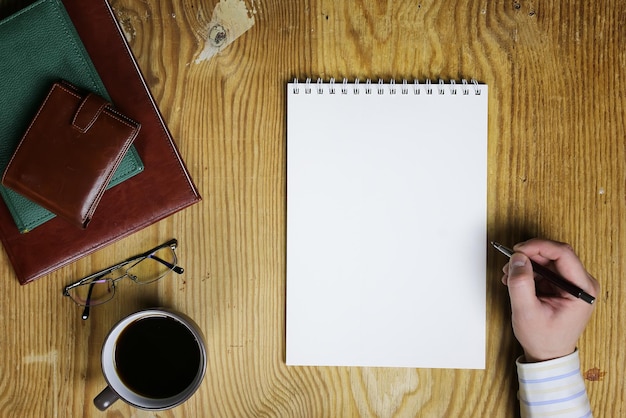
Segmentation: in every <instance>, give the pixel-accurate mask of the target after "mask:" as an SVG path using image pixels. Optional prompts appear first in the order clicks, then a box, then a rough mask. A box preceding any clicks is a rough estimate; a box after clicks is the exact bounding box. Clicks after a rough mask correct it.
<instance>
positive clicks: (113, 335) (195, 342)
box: [94, 308, 207, 411]
mask: <svg viewBox="0 0 626 418" xmlns="http://www.w3.org/2000/svg"><path fill="white" fill-rule="evenodd" d="M206 357H207V356H206V346H205V342H204V337H203V335H202V332H201V331H200V328H199V327H198V325H196V323H195V322H193V320H191V319H190V318H189V317H187V316H186V315H183V314H181V313H178V312H173V311H170V310H167V309H162V308H155V309H147V310H143V311H139V312H137V313H134V314H132V315H130V316H128V317H126V318H124V319H122V320H121V321H120V322H118V323H117V324H116V325H115V326H114V327H113V329H112V330H111V331H110V332H109V334H108V336H107V338H106V340H105V342H104V345H103V347H102V356H101V362H102V373H103V374H104V378H105V379H106V381H107V384H108V386H107V387H106V388H105V389H104V390H103V391H102V392H100V394H99V395H98V396H96V397H95V398H94V404H95V405H96V407H97V408H98V409H100V410H101V411H104V410H105V409H107V408H108V407H109V406H110V405H111V404H112V403H113V402H115V401H116V400H118V399H122V400H123V401H125V402H126V403H128V404H130V405H133V406H135V407H137V408H141V409H147V410H154V411H157V410H163V409H170V408H173V407H175V406H178V405H180V404H181V403H183V402H184V401H186V400H187V399H189V397H191V395H193V394H194V393H195V391H196V390H197V389H198V387H199V386H200V383H202V379H203V378H204V373H205V370H206Z"/></svg>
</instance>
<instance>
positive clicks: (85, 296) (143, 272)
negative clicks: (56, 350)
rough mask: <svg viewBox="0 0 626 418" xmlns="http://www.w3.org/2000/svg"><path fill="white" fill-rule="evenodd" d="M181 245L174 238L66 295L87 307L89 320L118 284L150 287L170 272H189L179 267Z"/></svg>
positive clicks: (74, 286) (90, 278) (81, 283)
mask: <svg viewBox="0 0 626 418" xmlns="http://www.w3.org/2000/svg"><path fill="white" fill-rule="evenodd" d="M177 246H178V241H177V240H176V239H171V240H169V241H167V242H166V243H163V244H161V245H159V246H158V247H155V248H153V249H151V250H149V251H146V252H145V253H143V254H139V255H136V256H134V257H131V258H128V259H126V260H124V261H122V262H121V263H118V264H116V265H114V266H111V267H108V268H106V269H104V270H100V271H98V272H97V273H93V274H90V275H89V276H87V277H83V278H82V279H80V280H79V281H77V282H75V283H72V284H70V285H67V286H65V289H63V295H64V296H69V297H70V298H71V299H72V300H73V301H74V302H76V304H78V305H79V306H84V307H85V309H84V311H83V319H87V318H89V309H90V308H91V307H92V306H96V305H102V304H103V303H105V302H108V301H110V300H111V299H113V296H115V289H116V286H115V284H116V283H117V282H118V281H120V280H122V279H123V278H125V277H128V278H129V279H131V280H132V281H133V282H135V283H137V284H148V283H153V282H156V281H157V280H159V279H161V278H163V277H164V276H165V275H167V274H168V273H169V272H170V271H173V272H174V273H177V274H182V273H183V272H184V271H185V270H184V269H183V268H182V267H179V266H177V265H176V264H177V262H178V260H177V258H176V253H175V252H174V250H175V249H176V247H177Z"/></svg>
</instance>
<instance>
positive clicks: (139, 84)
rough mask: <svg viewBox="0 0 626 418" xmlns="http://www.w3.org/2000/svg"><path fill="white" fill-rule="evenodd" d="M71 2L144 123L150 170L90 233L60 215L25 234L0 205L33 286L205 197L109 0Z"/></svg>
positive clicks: (105, 210)
mask: <svg viewBox="0 0 626 418" xmlns="http://www.w3.org/2000/svg"><path fill="white" fill-rule="evenodd" d="M63 3H64V5H65V7H66V9H67V12H68V13H69V15H70V17H71V18H72V21H73V23H74V25H75V26H76V29H77V31H78V33H79V34H80V36H81V39H82V41H83V43H84V45H85V47H86V49H87V51H88V52H89V55H90V56H91V59H92V61H93V63H94V65H95V67H96V69H97V70H98V73H99V75H100V77H101V78H102V80H103V82H104V85H105V87H106V89H107V91H108V92H109V95H110V96H111V100H112V102H113V103H115V106H116V108H117V109H118V110H119V111H120V112H121V113H123V114H125V115H127V116H128V117H130V118H132V119H133V120H136V121H138V122H139V123H141V131H140V132H139V134H138V135H137V138H136V139H135V141H134V146H135V148H136V149H137V151H138V153H139V155H140V157H141V159H142V161H143V163H144V165H145V168H144V172H143V173H141V174H139V175H137V176H134V177H132V178H130V179H128V180H126V181H124V182H123V183H122V184H120V185H119V186H116V187H113V188H112V189H110V190H107V192H106V193H105V194H104V195H103V196H102V200H101V201H100V204H99V206H98V212H99V213H98V216H97V217H94V218H93V220H92V221H91V223H90V224H89V227H88V228H87V229H85V230H82V229H79V228H75V227H73V226H72V225H68V223H67V222H65V221H63V220H62V219H58V218H54V219H52V220H50V221H48V222H46V223H45V224H43V225H41V226H39V227H37V228H35V229H33V230H32V231H30V232H29V233H27V234H20V232H19V230H18V229H17V228H16V227H15V223H14V222H13V218H12V217H11V215H10V213H9V210H8V209H7V208H6V205H4V203H1V204H0V240H1V241H2V243H3V244H4V248H5V251H6V253H7V255H8V257H9V259H10V261H11V263H12V265H13V269H14V271H15V274H16V276H17V279H18V280H19V281H20V283H21V284H26V283H28V282H30V281H32V280H34V279H37V278H39V277H42V276H44V275H46V274H48V273H51V272H52V271H54V270H56V269H58V268H60V267H62V266H64V265H67V264H69V263H71V262H73V261H76V260H78V259H79V258H81V257H84V256H86V255H87V254H90V253H92V252H94V251H96V250H98V249H100V248H102V247H104V246H105V245H107V244H111V243H112V242H114V241H116V240H118V239H120V238H122V237H124V236H127V235H129V234H131V233H133V232H135V231H137V230H139V229H141V228H144V227H146V226H148V225H151V224H153V223H154V222H156V221H158V220H161V219H163V218H165V217H167V216H168V215H171V214H172V213H174V212H177V211H179V210H181V209H183V208H185V207H188V206H190V205H192V204H194V203H196V202H198V201H199V200H200V195H199V193H198V191H197V189H196V187H195V185H194V184H193V181H192V179H191V177H190V176H189V173H188V171H187V169H186V167H185V164H184V162H183V160H182V159H181V156H180V154H179V152H178V150H177V148H176V146H175V144H174V142H173V140H172V138H171V136H170V133H169V132H168V130H167V127H166V125H165V123H164V121H163V119H162V117H161V114H160V112H159V110H158V108H157V106H156V104H155V102H154V99H153V97H152V95H151V94H150V91H149V89H148V87H147V85H146V83H145V80H144V77H143V76H142V75H141V72H140V70H139V67H138V66H137V63H136V61H135V59H134V57H133V55H132V53H131V51H130V48H129V47H128V44H127V42H126V39H125V37H124V35H123V33H122V31H121V29H120V27H119V25H118V23H117V21H116V20H115V18H114V15H113V11H112V10H111V7H110V5H109V4H108V2H107V1H106V0H89V1H85V0H65V1H64V2H63ZM172 87H175V86H172Z"/></svg>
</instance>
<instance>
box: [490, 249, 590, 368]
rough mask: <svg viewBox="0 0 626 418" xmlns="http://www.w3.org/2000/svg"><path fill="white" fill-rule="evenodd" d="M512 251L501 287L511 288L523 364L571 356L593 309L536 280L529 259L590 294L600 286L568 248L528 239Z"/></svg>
mask: <svg viewBox="0 0 626 418" xmlns="http://www.w3.org/2000/svg"><path fill="white" fill-rule="evenodd" d="M513 250H514V251H515V253H514V254H513V256H512V257H511V259H510V260H509V262H508V263H507V264H506V265H505V266H504V268H503V269H502V270H503V272H504V276H503V277H502V283H504V284H505V285H507V287H508V290H509V296H510V299H511V320H512V324H513V332H514V334H515V337H516V338H517V340H518V341H519V342H520V344H521V345H522V348H523V349H524V355H525V358H526V362H537V361H544V360H550V359H554V358H558V357H563V356H566V355H568V354H571V353H573V352H574V350H575V349H576V342H577V341H578V338H579V337H580V334H582V332H583V330H584V329H585V326H586V325H587V322H588V321H589V318H590V317H591V313H592V312H593V308H594V305H590V304H588V303H585V302H583V301H582V300H579V299H578V298H576V297H574V296H572V295H570V294H569V293H567V292H565V291H564V290H562V289H560V288H558V287H555V286H553V285H552V284H551V283H550V282H549V281H547V280H545V279H543V278H542V277H541V276H538V277H537V278H535V274H534V272H533V268H532V265H531V263H530V260H529V258H530V259H532V260H533V261H534V262H536V263H538V264H541V265H543V266H546V267H548V268H549V269H551V270H553V271H556V272H558V273H559V274H560V275H561V276H563V277H564V278H566V279H567V280H568V281H570V282H572V283H573V284H575V285H577V286H578V287H580V288H581V289H582V290H584V291H585V292H587V293H589V294H590V295H592V296H596V295H597V294H598V293H599V291H600V285H599V284H598V282H597V281H596V279H594V278H593V277H592V276H591V275H590V274H589V273H587V271H586V270H585V267H584V266H583V265H582V263H581V261H580V259H579V258H578V256H576V254H575V253H574V250H573V249H572V247H570V246H569V245H568V244H564V243H560V242H555V241H549V240H543V239H532V240H529V241H526V242H522V243H519V244H517V245H515V247H513Z"/></svg>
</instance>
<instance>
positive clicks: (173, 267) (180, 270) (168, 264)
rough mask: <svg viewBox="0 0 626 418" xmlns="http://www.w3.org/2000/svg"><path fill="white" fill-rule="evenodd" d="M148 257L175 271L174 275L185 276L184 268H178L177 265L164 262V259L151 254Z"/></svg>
mask: <svg viewBox="0 0 626 418" xmlns="http://www.w3.org/2000/svg"><path fill="white" fill-rule="evenodd" d="M148 257H150V258H151V259H153V260H155V261H158V262H159V263H161V264H163V265H165V266H167V267H169V268H171V269H172V270H173V271H174V273H178V274H183V273H184V271H185V269H184V268H182V267H180V266H177V265H176V264H172V263H168V262H167V261H165V260H163V259H162V258H159V257H157V256H156V255H154V254H150V255H149V256H148Z"/></svg>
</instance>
